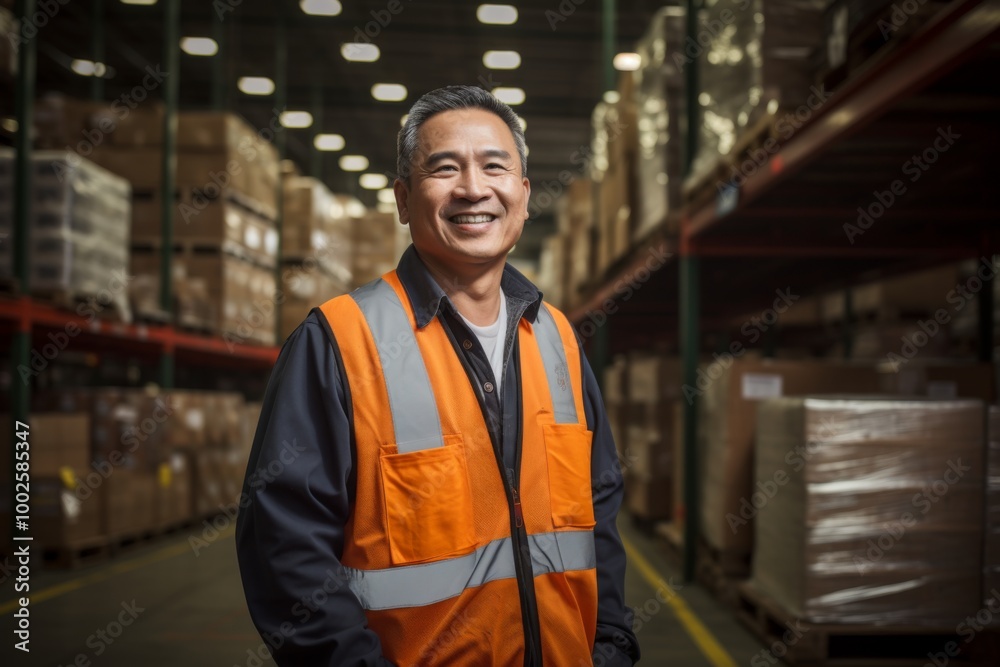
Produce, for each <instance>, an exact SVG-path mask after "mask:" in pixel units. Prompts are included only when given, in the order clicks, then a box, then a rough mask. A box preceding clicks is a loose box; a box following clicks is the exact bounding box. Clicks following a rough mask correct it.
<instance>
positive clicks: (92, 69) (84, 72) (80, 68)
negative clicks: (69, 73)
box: [70, 58, 108, 77]
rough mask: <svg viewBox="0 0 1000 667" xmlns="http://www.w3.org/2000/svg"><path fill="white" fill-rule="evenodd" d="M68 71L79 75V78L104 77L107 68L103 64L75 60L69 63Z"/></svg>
mask: <svg viewBox="0 0 1000 667" xmlns="http://www.w3.org/2000/svg"><path fill="white" fill-rule="evenodd" d="M70 69H72V70H73V71H74V72H76V73H77V74H79V75H80V76H98V77H100V76H104V75H105V74H106V73H107V71H108V68H107V67H105V66H104V63H95V62H94V61H93V60H82V59H80V58H77V59H76V60H74V61H73V62H72V63H70Z"/></svg>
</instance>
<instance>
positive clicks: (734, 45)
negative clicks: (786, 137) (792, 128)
mask: <svg viewBox="0 0 1000 667" xmlns="http://www.w3.org/2000/svg"><path fill="white" fill-rule="evenodd" d="M706 4H709V5H710V6H708V7H706V8H705V10H704V11H703V12H702V15H701V16H700V17H699V18H700V20H699V21H698V26H699V32H698V34H697V36H696V42H697V43H698V44H697V51H698V53H700V57H699V76H700V77H701V90H700V91H699V100H698V101H699V103H700V105H701V123H700V125H701V127H700V131H699V136H698V147H699V148H698V154H697V156H696V159H695V164H694V169H693V173H694V174H702V173H705V172H707V171H708V170H710V169H712V168H714V166H715V164H716V162H717V160H718V159H719V156H720V155H726V154H727V153H729V151H730V149H731V148H732V147H733V145H734V144H735V142H736V140H737V138H738V137H739V136H740V134H742V133H743V131H744V130H746V129H747V128H748V127H750V126H751V125H753V123H754V122H756V120H757V119H758V118H759V117H760V115H761V114H763V113H764V112H765V111H768V110H770V111H776V110H777V109H778V108H781V107H796V106H798V105H800V104H802V103H803V102H804V101H805V100H806V98H807V97H808V95H809V88H810V86H811V85H812V84H813V73H812V71H811V66H810V65H809V62H810V57H809V56H810V54H811V53H812V51H813V50H815V49H817V48H819V47H820V45H821V44H822V42H823V9H824V6H825V5H826V4H827V2H825V0H767V2H765V1H764V0H718V1H717V2H715V3H714V4H713V3H706ZM705 44H708V46H707V47H705V46H704V45H705ZM694 48H695V47H694V46H692V45H691V44H690V43H686V45H685V51H684V53H685V55H686V56H688V57H690V56H691V52H692V50H693V49H694Z"/></svg>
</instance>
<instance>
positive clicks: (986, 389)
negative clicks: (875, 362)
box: [877, 360, 996, 403]
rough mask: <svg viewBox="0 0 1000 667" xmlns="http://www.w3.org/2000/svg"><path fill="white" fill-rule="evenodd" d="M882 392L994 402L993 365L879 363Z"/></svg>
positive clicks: (915, 362)
mask: <svg viewBox="0 0 1000 667" xmlns="http://www.w3.org/2000/svg"><path fill="white" fill-rule="evenodd" d="M877 370H878V372H879V383H880V390H881V393H884V394H893V395H898V396H927V397H930V398H978V399H980V400H984V401H986V402H987V403H992V402H993V400H994V398H995V396H996V392H995V389H994V381H995V377H994V372H995V371H994V368H993V364H977V363H961V362H948V361H941V362H925V361H919V360H914V361H909V362H907V363H905V364H898V365H894V364H891V363H886V364H880V365H879V366H878V368H877Z"/></svg>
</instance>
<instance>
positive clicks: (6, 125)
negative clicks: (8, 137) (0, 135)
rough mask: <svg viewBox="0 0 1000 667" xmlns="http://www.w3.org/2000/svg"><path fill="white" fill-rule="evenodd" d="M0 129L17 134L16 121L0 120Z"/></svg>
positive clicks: (12, 119) (14, 119) (11, 119)
mask: <svg viewBox="0 0 1000 667" xmlns="http://www.w3.org/2000/svg"><path fill="white" fill-rule="evenodd" d="M0 127H2V128H3V129H5V130H7V131H8V132H17V119H16V118H4V119H2V120H0Z"/></svg>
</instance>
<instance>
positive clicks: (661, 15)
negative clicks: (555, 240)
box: [635, 7, 686, 238]
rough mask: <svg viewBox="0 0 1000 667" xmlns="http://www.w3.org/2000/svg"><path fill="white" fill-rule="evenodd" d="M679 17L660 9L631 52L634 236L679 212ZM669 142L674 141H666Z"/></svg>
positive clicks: (681, 155)
mask: <svg viewBox="0 0 1000 667" xmlns="http://www.w3.org/2000/svg"><path fill="white" fill-rule="evenodd" d="M683 42H684V12H683V10H680V11H679V8H677V7H667V8H664V9H661V10H660V11H659V12H657V13H656V15H655V16H653V19H652V21H651V22H650V27H649V32H647V33H646V36H645V37H644V38H643V39H642V41H641V42H639V44H638V46H637V48H636V51H637V52H638V53H639V56H640V57H641V58H642V65H641V67H640V68H639V69H638V70H637V71H636V73H635V77H636V78H635V85H636V116H637V119H638V120H637V122H638V137H639V148H638V158H637V162H638V164H637V169H636V190H637V197H636V208H637V211H636V212H635V214H636V230H635V235H636V237H637V238H638V237H641V236H643V235H644V234H645V233H647V232H649V231H650V230H652V229H653V228H654V227H655V226H656V225H657V224H660V223H662V222H663V220H664V219H665V218H666V216H667V214H668V213H670V212H672V211H673V210H674V209H677V208H679V207H680V204H681V199H680V195H681V182H682V181H683V178H684V163H683V160H684V149H683V144H684V142H683V140H682V137H683V134H682V131H683V128H684V126H685V122H686V121H685V119H684V114H685V111H686V100H685V95H684V73H683V71H682V70H681V68H680V67H679V66H678V63H677V62H675V61H674V58H673V55H674V54H675V53H677V52H679V51H681V50H682V49H683ZM671 139H673V141H671Z"/></svg>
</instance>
